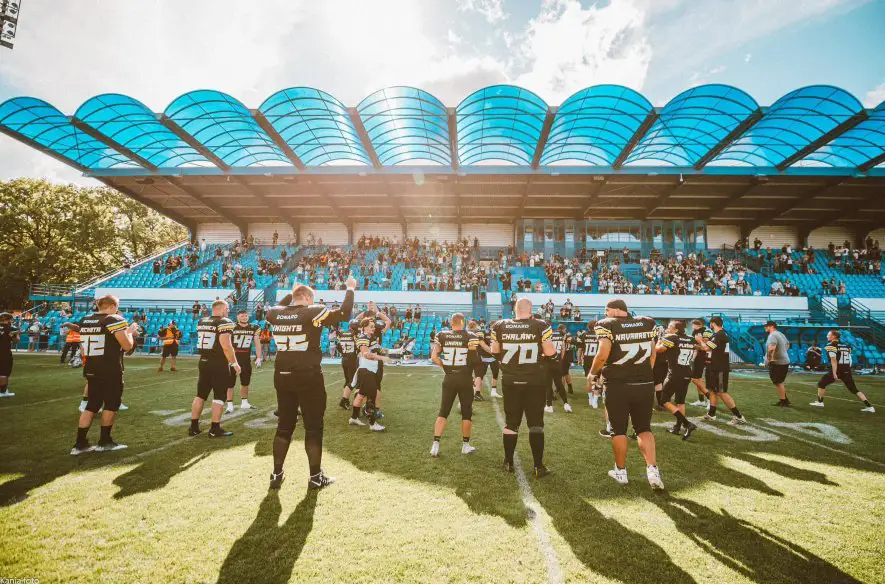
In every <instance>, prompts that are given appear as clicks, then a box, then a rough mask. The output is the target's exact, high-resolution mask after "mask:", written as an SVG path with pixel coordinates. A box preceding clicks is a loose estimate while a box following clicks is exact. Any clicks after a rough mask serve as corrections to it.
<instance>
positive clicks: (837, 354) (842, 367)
mask: <svg viewBox="0 0 885 585" xmlns="http://www.w3.org/2000/svg"><path fill="white" fill-rule="evenodd" d="M824 351H826V352H827V356H829V357H831V358H836V371H837V372H844V371H846V370H847V371H851V365H852V360H851V346H850V345H848V344H847V343H842V342H839V343H828V344H827V346H826V347H825V348H824Z"/></svg>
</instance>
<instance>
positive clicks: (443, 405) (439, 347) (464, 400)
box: [430, 313, 480, 457]
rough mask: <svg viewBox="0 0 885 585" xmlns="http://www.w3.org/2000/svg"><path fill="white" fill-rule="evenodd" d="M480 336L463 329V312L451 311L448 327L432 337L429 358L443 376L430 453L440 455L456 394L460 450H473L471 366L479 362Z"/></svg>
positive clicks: (472, 367)
mask: <svg viewBox="0 0 885 585" xmlns="http://www.w3.org/2000/svg"><path fill="white" fill-rule="evenodd" d="M479 344H480V338H479V337H477V336H476V335H475V334H474V333H472V332H469V331H465V330H464V315H462V314H461V313H455V314H454V315H452V328H451V330H444V331H440V332H439V333H437V334H436V338H435V339H434V340H433V349H431V351H430V361H432V362H433V363H434V364H436V365H437V366H439V367H440V368H442V370H443V372H445V377H444V378H443V383H442V398H441V399H440V404H439V415H438V416H437V417H436V422H435V423H434V425H433V444H432V445H431V446H430V456H431V457H438V456H439V440H440V438H442V434H443V431H445V429H446V422H447V421H448V419H449V413H451V412H452V405H453V404H455V398H458V400H459V401H460V403H461V442H462V445H461V453H462V454H464V455H469V454H470V453H473V452H474V451H476V448H475V447H473V445H471V444H470V433H471V431H472V430H473V422H472V419H473V397H474V394H473V393H472V389H473V386H472V377H473V372H474V366H475V364H476V363H478V362H479V355H478V354H477V349H478V347H479Z"/></svg>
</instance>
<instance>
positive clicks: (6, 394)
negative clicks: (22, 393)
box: [0, 390, 15, 398]
mask: <svg viewBox="0 0 885 585" xmlns="http://www.w3.org/2000/svg"><path fill="white" fill-rule="evenodd" d="M13 396H15V392H10V391H9V390H7V391H6V392H0V398H12V397H13Z"/></svg>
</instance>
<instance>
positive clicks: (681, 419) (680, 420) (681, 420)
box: [673, 410, 688, 428]
mask: <svg viewBox="0 0 885 585" xmlns="http://www.w3.org/2000/svg"><path fill="white" fill-rule="evenodd" d="M673 416H675V417H676V428H679V427H681V426H682V425H685V426H688V419H687V418H685V415H684V414H682V413H681V412H679V411H678V410H677V411H676V412H674V413H673Z"/></svg>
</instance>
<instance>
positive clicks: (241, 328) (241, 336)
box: [233, 322, 261, 353]
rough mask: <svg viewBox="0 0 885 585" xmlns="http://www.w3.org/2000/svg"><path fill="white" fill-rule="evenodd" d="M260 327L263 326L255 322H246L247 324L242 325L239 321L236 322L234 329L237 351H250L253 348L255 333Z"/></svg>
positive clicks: (235, 348)
mask: <svg viewBox="0 0 885 585" xmlns="http://www.w3.org/2000/svg"><path fill="white" fill-rule="evenodd" d="M260 329H261V327H259V326H258V325H256V324H255V323H246V324H245V325H240V323H239V322H237V323H235V324H234V331H233V335H234V337H233V343H234V351H235V352H236V353H249V352H250V351H251V350H252V342H253V341H254V340H255V335H257V334H258V331H259V330H260Z"/></svg>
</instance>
